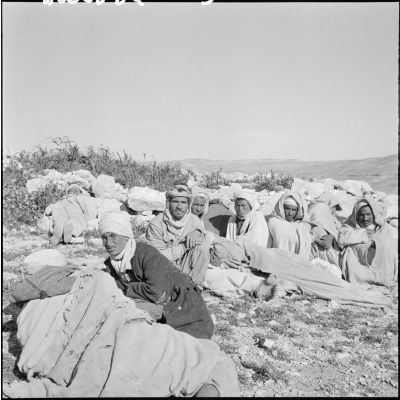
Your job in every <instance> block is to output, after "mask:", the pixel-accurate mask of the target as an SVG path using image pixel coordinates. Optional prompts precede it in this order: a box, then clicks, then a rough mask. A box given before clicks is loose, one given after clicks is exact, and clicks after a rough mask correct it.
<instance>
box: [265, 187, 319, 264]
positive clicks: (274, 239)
mask: <svg viewBox="0 0 400 400" xmlns="http://www.w3.org/2000/svg"><path fill="white" fill-rule="evenodd" d="M307 208H308V207H307V203H306V201H305V199H304V197H303V196H302V194H301V193H300V192H294V191H293V192H292V191H290V190H286V191H285V192H284V193H283V195H282V196H281V198H280V199H279V200H278V202H277V203H276V206H275V208H274V211H273V212H272V214H271V216H270V218H269V220H268V227H269V233H270V236H269V240H268V246H267V247H269V248H277V249H283V250H288V251H290V252H291V253H294V254H299V255H300V256H303V257H305V258H307V259H309V258H310V253H311V243H312V240H313V238H312V235H311V224H310V223H309V220H308V214H307Z"/></svg>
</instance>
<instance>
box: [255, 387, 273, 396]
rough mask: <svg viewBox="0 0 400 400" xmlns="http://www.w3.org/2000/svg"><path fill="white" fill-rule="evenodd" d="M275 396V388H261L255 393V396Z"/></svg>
mask: <svg viewBox="0 0 400 400" xmlns="http://www.w3.org/2000/svg"><path fill="white" fill-rule="evenodd" d="M274 396H275V392H274V391H273V390H265V389H260V390H257V392H255V393H254V397H274Z"/></svg>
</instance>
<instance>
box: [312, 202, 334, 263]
mask: <svg viewBox="0 0 400 400" xmlns="http://www.w3.org/2000/svg"><path fill="white" fill-rule="evenodd" d="M308 215H309V218H310V223H311V225H312V230H311V232H312V235H313V239H314V241H313V243H312V244H311V258H313V259H314V258H319V259H321V260H325V261H328V262H330V263H331V264H334V265H337V266H339V247H338V245H337V240H338V221H337V219H336V218H335V216H334V215H333V214H332V212H331V210H330V208H329V206H328V205H327V204H325V203H312V204H310V206H309V207H308ZM327 234H329V235H331V236H333V238H334V239H333V242H332V246H331V248H329V249H325V248H323V247H322V246H320V245H319V244H318V242H317V241H316V240H319V239H321V238H322V237H323V236H325V235H327Z"/></svg>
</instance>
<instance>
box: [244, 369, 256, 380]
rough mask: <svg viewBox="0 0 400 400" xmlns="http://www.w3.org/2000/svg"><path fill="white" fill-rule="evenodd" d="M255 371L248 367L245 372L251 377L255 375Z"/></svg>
mask: <svg viewBox="0 0 400 400" xmlns="http://www.w3.org/2000/svg"><path fill="white" fill-rule="evenodd" d="M253 373H254V371H253V370H252V369H246V370H245V371H244V374H245V375H246V377H247V378H251V377H252V376H253Z"/></svg>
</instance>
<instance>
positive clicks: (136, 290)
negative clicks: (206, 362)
mask: <svg viewBox="0 0 400 400" xmlns="http://www.w3.org/2000/svg"><path fill="white" fill-rule="evenodd" d="M105 264H106V266H107V270H108V272H109V273H110V274H111V276H112V277H113V278H114V279H115V280H116V282H117V285H118V287H119V288H120V289H121V290H122V291H123V292H124V294H125V295H126V296H128V297H131V298H133V299H136V300H139V301H147V302H150V303H154V304H160V305H163V306H164V309H163V315H164V318H163V319H162V320H161V321H159V322H164V320H165V323H166V324H168V325H170V326H171V327H173V328H175V329H176V330H178V331H181V332H186V333H188V334H189V335H192V336H194V337H196V338H202V339H210V338H211V336H212V334H213V331H214V324H213V321H212V319H211V315H210V312H209V311H208V309H207V306H206V304H205V303H204V300H203V298H202V296H201V294H200V292H198V291H197V290H196V284H195V283H194V282H193V281H192V280H191V279H190V278H189V277H188V276H187V275H185V274H183V273H182V272H181V271H179V270H178V269H177V268H176V267H175V266H174V265H173V264H172V263H171V262H170V261H169V260H168V259H167V258H166V257H165V256H163V255H162V254H161V253H160V252H159V251H158V250H157V249H156V248H154V247H153V246H151V245H149V244H147V243H143V242H138V243H137V246H136V250H135V254H134V255H133V258H132V260H131V266H132V269H131V270H126V274H127V277H128V280H129V282H126V281H125V280H124V279H122V278H121V277H120V276H119V275H118V274H117V273H116V271H115V270H114V268H113V266H112V265H111V262H110V259H107V260H106V262H105Z"/></svg>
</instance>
